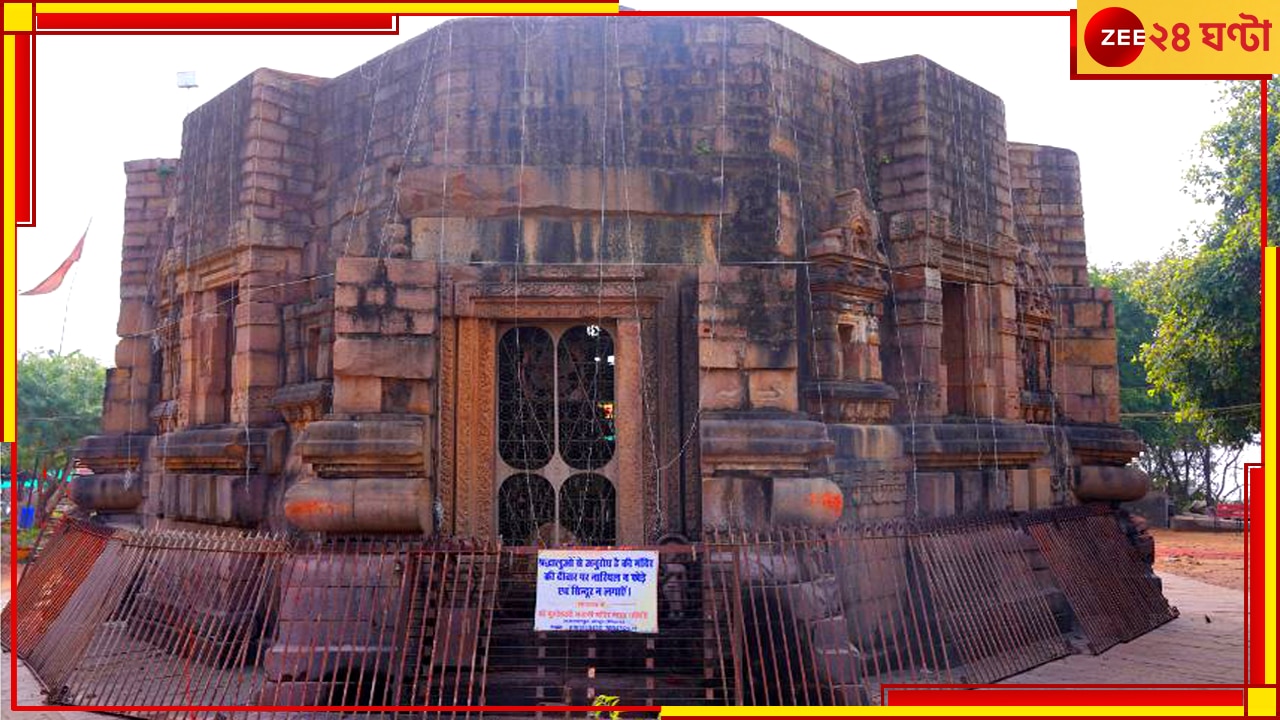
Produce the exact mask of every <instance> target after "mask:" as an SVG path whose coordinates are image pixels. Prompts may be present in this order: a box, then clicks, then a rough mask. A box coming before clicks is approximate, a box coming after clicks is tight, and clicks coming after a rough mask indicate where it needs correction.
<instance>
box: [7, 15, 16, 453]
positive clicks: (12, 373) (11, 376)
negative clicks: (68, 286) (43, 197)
mask: <svg viewBox="0 0 1280 720" xmlns="http://www.w3.org/2000/svg"><path fill="white" fill-rule="evenodd" d="M17 47H18V46H17V38H16V37H15V36H13V35H5V36H4V441H5V442H14V441H15V440H16V436H17V434H18V433H17V426H18V423H17V418H16V417H15V416H16V414H17V402H16V399H17V387H18V385H17V382H15V380H16V378H17V371H18V358H17V349H18V343H17V325H16V323H17V318H18V312H17V310H18V291H17V277H18V272H17V268H16V267H15V263H16V262H17V256H18V227H17V225H16V219H15V218H16V217H17V200H16V199H15V198H16V193H15V192H14V189H13V185H14V178H15V176H16V172H15V170H14V166H13V164H14V157H13V156H14V154H15V148H16V146H17V143H15V142H14V132H15V125H16V124H17V123H16V122H15V116H16V114H15V112H14V108H15V107H16V106H17V102H16V98H17V94H16V93H15V92H14V83H15V82H16V76H17V74H16V73H15V72H14V64H15V63H16V62H17V58H18V52H17Z"/></svg>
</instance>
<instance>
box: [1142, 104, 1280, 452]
mask: <svg viewBox="0 0 1280 720" xmlns="http://www.w3.org/2000/svg"><path fill="white" fill-rule="evenodd" d="M1219 102H1220V103H1222V105H1223V107H1224V110H1225V119H1224V120H1223V121H1222V122H1220V123H1219V124H1217V125H1215V126H1213V127H1212V128H1210V129H1209V130H1208V131H1207V132H1206V133H1205V134H1204V136H1203V138H1202V140H1201V147H1200V159H1199V161H1198V163H1197V164H1196V165H1195V166H1194V167H1193V168H1192V169H1191V171H1190V172H1189V173H1188V174H1187V192H1189V193H1190V194H1191V195H1193V196H1194V197H1195V198H1196V199H1197V201H1199V202H1203V203H1209V204H1212V205H1214V206H1216V208H1217V213H1216V215H1215V217H1214V219H1213V221H1212V222H1210V223H1208V224H1206V225H1205V226H1203V227H1201V228H1199V229H1198V230H1197V231H1196V233H1195V237H1194V238H1191V239H1183V240H1182V241H1181V242H1180V243H1178V244H1177V245H1176V246H1175V247H1174V249H1173V250H1171V251H1170V252H1168V253H1167V254H1166V255H1165V256H1164V257H1163V258H1161V259H1160V261H1159V262H1157V263H1156V264H1155V265H1154V266H1152V267H1151V268H1150V271H1149V272H1148V273H1146V275H1145V277H1143V278H1142V279H1141V280H1140V281H1138V282H1137V283H1136V284H1135V286H1134V292H1135V296H1136V297H1138V298H1139V299H1140V300H1141V302H1142V303H1143V304H1144V305H1145V306H1146V307H1147V309H1148V310H1149V311H1150V312H1151V313H1152V314H1153V315H1154V316H1155V317H1156V326H1155V329H1154V333H1153V335H1152V338H1151V340H1150V341H1148V342H1146V343H1144V344H1143V346H1142V349H1141V353H1140V356H1141V359H1142V363H1143V365H1144V366H1145V367H1146V371H1147V377H1148V378H1149V379H1150V381H1151V384H1152V386H1153V388H1154V389H1155V390H1156V391H1158V392H1160V393H1166V394H1168V396H1169V398H1170V399H1171V401H1172V403H1173V407H1174V409H1176V410H1177V412H1178V417H1179V419H1182V420H1185V421H1188V422H1191V423H1192V424H1193V425H1195V427H1196V428H1197V430H1198V432H1199V434H1200V437H1201V439H1202V440H1204V441H1205V442H1207V443H1210V444H1213V445H1221V446H1227V447H1235V448H1238V447H1240V446H1242V445H1244V444H1246V443H1248V442H1250V441H1251V440H1252V439H1253V438H1254V436H1255V435H1257V433H1258V432H1259V430H1260V429H1261V417H1262V410H1261V403H1260V399H1261V396H1260V386H1261V381H1262V375H1261V355H1262V344H1261V288H1262V272H1261V262H1262V258H1261V252H1262V248H1261V240H1260V237H1261V230H1262V226H1261V192H1262V186H1261V172H1260V169H1259V164H1260V147H1261V137H1262V135H1261V132H1262V131H1261V123H1260V122H1259V110H1260V108H1261V87H1260V85H1259V83H1257V82H1233V83H1224V85H1223V92H1222V95H1221V98H1220V100H1219ZM1268 106H1269V112H1268V120H1269V122H1268V126H1269V127H1268V138H1269V140H1270V145H1269V147H1268V157H1269V160H1268V162H1269V163H1270V164H1271V167H1273V168H1280V141H1278V140H1277V135H1280V119H1277V118H1280V92H1274V91H1273V92H1270V93H1268ZM1277 187H1280V184H1277V183H1276V182H1275V181H1274V180H1272V181H1271V182H1270V183H1269V187H1268V189H1267V195H1268V204H1269V205H1270V206H1271V207H1277V203H1278V202H1280V193H1277V191H1276V188H1277ZM1278 214H1280V213H1273V214H1272V215H1271V216H1270V218H1269V222H1268V228H1267V230H1268V236H1269V237H1275V236H1276V234H1277V230H1280V222H1278V221H1277V215H1278Z"/></svg>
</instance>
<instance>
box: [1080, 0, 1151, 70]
mask: <svg viewBox="0 0 1280 720" xmlns="http://www.w3.org/2000/svg"><path fill="white" fill-rule="evenodd" d="M1135 31H1136V32H1135ZM1145 41H1146V37H1145V28H1143V27H1142V21H1141V20H1139V19H1138V16H1137V15H1134V14H1133V13H1131V12H1129V11H1128V10H1125V9H1124V8H1118V7H1109V8H1107V9H1105V10H1099V11H1098V12H1096V13H1094V14H1093V17H1091V18H1089V24H1088V25H1086V26H1085V28H1084V46H1085V49H1087V50H1088V51H1089V57H1092V58H1093V59H1094V61H1095V62H1097V63H1098V64H1099V65H1106V66H1107V67H1124V66H1125V65H1128V64H1129V63H1131V62H1133V61H1134V60H1137V59H1138V55H1140V54H1141V53H1142V46H1143V44H1144V43H1145Z"/></svg>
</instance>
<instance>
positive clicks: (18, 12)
mask: <svg viewBox="0 0 1280 720" xmlns="http://www.w3.org/2000/svg"><path fill="white" fill-rule="evenodd" d="M4 29H5V32H27V31H29V30H31V3H11V2H7V3H5V4H4Z"/></svg>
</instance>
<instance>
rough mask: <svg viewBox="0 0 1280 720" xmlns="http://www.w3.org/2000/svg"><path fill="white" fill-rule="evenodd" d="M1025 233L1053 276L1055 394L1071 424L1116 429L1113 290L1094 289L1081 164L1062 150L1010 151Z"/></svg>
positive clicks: (1018, 146) (1015, 147)
mask: <svg viewBox="0 0 1280 720" xmlns="http://www.w3.org/2000/svg"><path fill="white" fill-rule="evenodd" d="M1009 157H1010V161H1011V164H1012V172H1013V185H1014V199H1015V201H1016V204H1017V217H1018V230H1019V233H1022V234H1025V235H1027V236H1029V237H1030V238H1031V239H1032V240H1033V241H1034V242H1035V243H1036V245H1037V246H1038V247H1039V251H1040V255H1041V257H1042V258H1043V259H1044V262H1045V263H1046V264H1047V265H1048V268H1049V270H1050V273H1051V278H1052V282H1053V283H1054V287H1053V298H1054V305H1055V306H1056V311H1057V322H1056V323H1055V325H1054V332H1053V341H1052V347H1051V354H1052V357H1053V362H1054V369H1053V390H1054V392H1055V393H1056V394H1057V395H1058V397H1059V400H1060V402H1061V408H1062V413H1063V415H1064V416H1065V418H1066V419H1067V420H1069V421H1073V422H1083V423H1118V422H1119V420H1120V386H1119V375H1118V370H1117V365H1116V326H1115V308H1114V306H1113V305H1112V302H1111V291H1110V290H1108V289H1106V288H1095V287H1090V286H1089V267H1088V259H1087V258H1086V256H1085V242H1084V210H1083V205H1082V204H1081V194H1080V161H1079V159H1077V157H1076V155H1075V153H1073V152H1071V151H1070V150H1063V149H1060V148H1052V147H1044V146H1038V145H1026V144H1020V143H1014V144H1010V146H1009Z"/></svg>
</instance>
